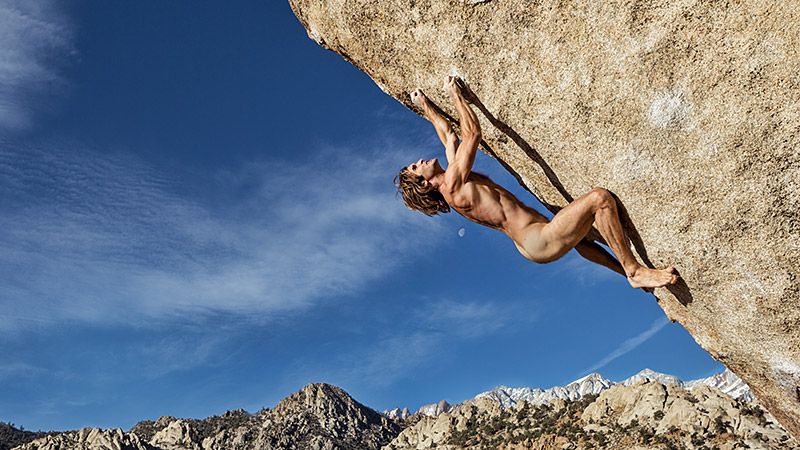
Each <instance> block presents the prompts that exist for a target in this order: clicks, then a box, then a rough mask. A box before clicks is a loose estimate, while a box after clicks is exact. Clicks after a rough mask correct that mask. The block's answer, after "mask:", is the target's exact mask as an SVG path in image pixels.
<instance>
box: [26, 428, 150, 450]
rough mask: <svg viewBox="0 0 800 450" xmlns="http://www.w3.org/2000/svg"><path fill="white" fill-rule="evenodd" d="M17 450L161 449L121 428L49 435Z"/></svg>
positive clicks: (92, 429)
mask: <svg viewBox="0 0 800 450" xmlns="http://www.w3.org/2000/svg"><path fill="white" fill-rule="evenodd" d="M14 449H15V450H77V449H80V450H109V449H114V450H160V449H159V448H158V447H155V446H152V445H150V444H148V443H147V442H144V441H142V440H141V439H139V437H138V436H136V435H135V434H131V433H125V432H123V431H122V430H120V429H119V428H112V429H108V430H101V429H99V428H84V429H82V430H79V431H74V432H68V433H60V434H53V435H49V436H46V437H43V438H40V439H36V440H34V441H31V442H28V443H26V444H23V445H20V446H18V447H14Z"/></svg>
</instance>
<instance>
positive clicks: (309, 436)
mask: <svg viewBox="0 0 800 450" xmlns="http://www.w3.org/2000/svg"><path fill="white" fill-rule="evenodd" d="M661 375H663V374H661ZM592 376H594V375H592ZM592 376H590V377H585V378H584V379H582V380H584V382H587V381H586V380H587V379H588V378H591V377H592ZM578 381H580V380H578ZM574 384H576V383H572V384H570V385H567V387H569V386H572V385H574ZM603 384H604V385H608V384H607V383H603ZM584 385H585V383H584ZM608 386H609V387H607V388H603V390H601V391H600V394H599V395H597V394H595V393H592V391H586V392H585V393H584V394H580V395H578V396H577V398H575V397H573V396H570V397H569V398H575V399H574V400H570V399H567V400H565V399H564V398H557V397H553V398H551V399H550V400H547V401H543V402H541V403H540V399H536V398H534V399H533V401H527V400H524V399H521V398H518V399H517V400H515V401H514V402H513V403H510V402H509V401H508V398H505V399H504V398H500V397H493V396H491V395H485V393H484V394H480V395H478V396H477V397H475V398H474V399H472V400H468V401H466V402H464V403H462V404H459V405H456V406H455V407H449V406H448V407H447V408H435V409H436V411H431V409H434V408H427V407H423V408H421V409H420V411H418V412H417V413H415V414H413V415H410V416H409V417H407V418H406V419H405V420H390V419H388V418H386V417H384V416H383V415H380V414H378V413H377V412H375V411H374V410H372V409H370V408H367V407H365V406H363V405H361V404H360V403H358V402H357V401H355V400H353V399H352V398H351V397H350V396H349V395H348V394H347V393H346V392H344V391H343V390H341V389H339V388H337V387H335V386H331V385H327V384H311V385H308V386H306V387H304V388H303V389H301V390H300V391H298V392H296V393H294V394H292V395H290V396H289V397H287V398H285V399H283V400H282V401H281V402H280V403H278V405H277V406H275V408H273V409H264V410H262V411H259V412H258V413H255V414H249V413H247V412H245V411H243V410H237V411H229V412H227V413H225V414H223V415H221V416H212V417H209V418H206V419H202V420H200V419H178V418H175V417H161V418H159V419H158V420H155V421H142V422H139V423H138V424H136V425H135V426H134V427H133V428H132V429H131V430H130V431H128V432H123V431H122V430H120V429H108V430H101V429H96V428H85V429H82V430H80V431H75V432H65V433H53V434H49V435H46V436H44V437H39V435H35V434H33V433H30V434H29V435H25V436H23V435H22V434H20V433H23V434H24V433H25V432H21V431H20V430H16V429H14V428H13V427H10V428H11V430H10V432H9V433H6V434H5V435H8V436H11V437H12V438H13V439H16V442H17V443H19V442H21V441H24V442H25V443H22V444H21V445H18V446H17V447H15V450H74V449H82V450H255V449H265V450H269V449H309V450H323V449H325V450H333V449H381V448H382V449H384V450H400V449H431V448H439V449H458V448H475V449H483V448H491V449H495V448H501V449H522V448H526V449H527V448H535V449H547V450H565V449H621V448H639V449H674V448H675V449H698V450H700V449H707V450H711V449H714V448H717V449H721V450H722V449H726V450H727V449H731V450H732V449H734V448H751V449H793V448H798V445H797V441H795V440H793V439H792V438H791V437H789V436H788V435H787V433H786V431H785V430H784V429H783V428H781V426H780V425H779V424H777V422H776V421H775V419H774V418H773V417H772V416H771V415H770V414H769V413H767V412H766V411H765V410H764V409H763V408H762V407H761V406H760V405H759V404H758V403H757V402H756V401H748V400H743V399H742V397H740V399H738V400H737V399H736V398H734V397H731V396H730V395H726V394H724V393H723V392H722V391H720V390H718V389H716V388H713V387H709V386H706V385H699V386H692V387H686V386H685V385H680V384H669V383H668V384H666V385H665V384H663V383H661V382H659V381H656V380H654V379H647V378H644V379H641V380H640V381H638V382H636V383H634V384H624V383H619V384H616V383H614V384H611V385H608ZM553 389H558V387H556V388H553ZM440 404H441V403H440ZM434 405H435V404H434ZM509 405H511V406H509ZM5 435H4V436H5ZM37 437H38V439H37ZM7 444H9V442H3V441H0V445H5V446H6V447H10V446H9V445H7Z"/></svg>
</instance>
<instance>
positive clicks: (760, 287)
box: [289, 0, 800, 437]
mask: <svg viewBox="0 0 800 450" xmlns="http://www.w3.org/2000/svg"><path fill="white" fill-rule="evenodd" d="M289 3H290V5H291V7H292V9H293V10H294V12H295V14H296V15H297V17H298V19H299V20H300V22H301V23H302V24H303V25H304V26H305V28H306V30H307V32H308V35H309V37H311V38H312V39H314V40H315V41H316V42H317V43H319V44H320V45H322V46H323V47H325V48H328V49H330V50H333V51H335V52H337V53H339V54H340V55H342V56H343V57H344V58H345V59H346V60H347V61H349V62H351V63H352V64H354V65H355V66H356V67H358V68H359V69H361V70H363V71H364V72H365V73H366V74H367V75H369V76H370V77H371V78H372V79H373V80H374V81H375V83H376V84H377V85H378V86H379V87H380V89H382V90H383V91H384V92H386V93H387V94H389V95H391V96H393V97H394V98H396V99H398V100H399V101H401V102H402V103H403V104H405V105H406V106H407V107H409V108H411V109H414V108H415V107H414V106H413V105H412V103H411V100H410V97H409V93H410V92H411V91H412V90H414V89H415V88H422V89H423V90H424V91H425V92H426V93H427V94H428V95H429V97H430V98H431V99H432V100H433V102H434V103H436V104H437V105H438V106H440V107H442V108H443V109H444V111H445V112H446V113H448V114H449V115H450V116H452V117H455V116H456V114H455V111H454V110H453V108H452V107H451V105H450V102H449V101H447V100H446V98H445V96H444V95H443V93H441V92H440V91H439V86H441V84H442V79H443V78H444V77H445V75H460V76H461V77H462V78H464V79H465V80H466V81H467V83H468V84H469V85H470V87H471V89H472V91H474V93H475V94H476V95H477V97H478V100H479V101H478V102H477V103H476V106H477V108H478V109H479V110H480V111H479V112H478V115H479V117H480V120H481V126H482V129H483V137H484V145H482V148H483V149H484V150H485V151H486V152H487V153H488V154H490V155H491V156H493V157H495V158H497V160H498V161H499V162H500V163H501V164H502V165H503V166H504V167H505V168H506V169H507V170H509V171H510V172H511V173H512V174H513V175H514V176H515V177H516V178H517V179H518V180H519V181H520V183H522V184H523V185H524V186H525V187H527V188H528V189H529V190H530V191H531V192H532V193H533V194H535V195H536V196H537V197H538V198H539V199H540V200H541V201H542V202H543V203H544V204H545V205H546V206H547V207H548V208H549V209H550V210H551V211H554V212H555V211H558V210H559V208H561V207H563V206H565V205H566V204H567V203H569V202H570V201H572V200H573V199H575V198H577V197H579V196H580V195H582V194H584V193H586V192H587V191H589V190H590V189H591V188H592V187H595V186H604V187H606V188H608V189H609V190H611V191H612V192H614V193H615V194H616V195H617V196H618V198H619V200H620V201H621V204H622V205H623V206H624V209H625V211H626V213H625V214H624V222H625V226H626V228H627V230H628V233H629V235H630V236H631V238H632V241H633V247H634V249H635V250H636V252H637V253H638V256H639V258H640V259H641V260H642V261H643V262H644V263H645V264H648V265H653V266H659V267H662V266H666V265H675V266H676V267H677V268H678V270H679V271H680V273H681V276H682V280H683V281H682V282H681V284H679V285H677V286H673V287H670V288H669V289H657V290H656V292H655V294H656V296H657V298H658V302H659V305H660V306H661V307H662V308H663V309H664V311H665V312H666V314H667V316H668V317H669V318H670V319H672V320H674V321H678V322H680V323H681V324H682V325H683V326H684V327H685V328H686V329H687V330H688V331H689V332H690V333H691V334H692V336H693V337H694V338H695V340H696V341H697V342H698V343H699V344H700V345H701V346H702V347H703V348H705V349H706V350H707V351H709V352H710V353H711V354H712V355H713V356H714V357H715V358H717V359H718V360H720V361H721V362H722V363H724V364H725V365H726V366H727V367H729V368H730V369H731V370H732V371H733V372H735V373H736V374H737V375H739V376H740V377H741V378H742V379H743V380H744V381H745V382H746V383H747V384H748V385H750V387H751V388H752V389H753V391H754V393H755V395H756V397H758V398H759V400H760V401H761V402H762V403H763V404H764V405H765V406H766V407H767V408H768V409H769V410H770V411H771V412H772V413H773V414H774V415H775V417H777V418H778V419H779V420H780V421H781V423H782V424H783V425H784V426H786V427H787V428H788V429H789V430H790V431H791V432H792V433H794V434H795V435H796V436H798V437H800V280H798V271H799V270H798V269H799V266H800V244H799V243H798V242H799V241H798V236H800V150H798V145H799V144H800V77H798V76H797V74H798V73H800V2H798V0H790V1H787V2H691V1H676V2H663V1H654V0H645V1H635V2H557V1H552V0H548V1H542V2H529V1H523V0H504V1H492V0H490V1H464V0H446V1H436V2H428V1H416V0H381V1H378V0H353V1H348V2H343V1H334V0H289ZM408 156H409V161H410V160H414V159H416V158H418V155H408ZM386 176H387V183H388V182H390V180H391V178H392V176H393V174H386ZM528 201H530V199H528ZM509 251H513V250H512V248H511V247H510V248H509Z"/></svg>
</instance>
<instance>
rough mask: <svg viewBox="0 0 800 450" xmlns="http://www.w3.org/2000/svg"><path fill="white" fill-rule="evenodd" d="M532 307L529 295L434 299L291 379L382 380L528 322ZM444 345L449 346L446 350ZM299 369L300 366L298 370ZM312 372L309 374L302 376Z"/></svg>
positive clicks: (367, 383)
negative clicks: (331, 360)
mask: <svg viewBox="0 0 800 450" xmlns="http://www.w3.org/2000/svg"><path fill="white" fill-rule="evenodd" d="M537 317H538V314H537V311H536V310H535V309H534V308H531V302H530V299H525V300H524V301H520V302H510V301H495V300H492V301H475V300H458V301H456V300H438V301H434V302H429V303H428V304H426V305H423V306H420V307H417V308H416V309H414V310H411V311H409V314H408V315H407V316H405V318H398V322H397V323H394V324H393V327H392V329H393V330H398V332H399V333H400V334H392V333H388V334H386V335H384V336H382V337H377V338H376V339H374V340H371V341H369V343H370V345H368V346H366V347H361V348H356V349H354V350H352V351H350V352H348V353H345V354H342V355H341V356H340V358H339V360H338V362H335V363H334V364H329V363H326V366H325V367H316V366H314V365H313V364H312V365H311V367H305V368H304V369H303V370H304V371H305V372H308V373H297V372H298V371H295V373H292V374H291V376H292V378H294V379H298V378H299V379H311V378H316V377H320V374H322V378H323V379H325V380H333V381H334V382H336V383H341V384H343V385H358V386H362V387H363V386H373V387H381V386H388V385H391V384H392V383H394V382H396V381H397V380H400V379H402V378H404V377H407V376H409V375H411V374H413V373H417V372H418V371H419V370H420V369H421V368H422V367H426V366H429V365H431V364H443V363H444V362H445V360H446V358H447V355H448V354H450V353H451V352H450V351H449V350H452V348H453V346H454V345H458V344H461V343H465V342H470V341H471V340H474V339H478V338H481V337H485V336H489V335H493V334H496V333H503V332H507V331H509V330H512V331H513V330H517V329H520V328H522V326H524V325H527V324H530V323H532V322H534V321H535V320H536V319H537ZM448 349H449V350H448ZM300 372H302V371H300ZM309 374H313V376H306V375H309Z"/></svg>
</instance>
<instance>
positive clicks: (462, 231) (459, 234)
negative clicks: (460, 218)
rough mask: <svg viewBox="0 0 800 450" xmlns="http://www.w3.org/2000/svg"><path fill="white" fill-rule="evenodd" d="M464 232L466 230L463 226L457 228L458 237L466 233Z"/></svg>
mask: <svg viewBox="0 0 800 450" xmlns="http://www.w3.org/2000/svg"><path fill="white" fill-rule="evenodd" d="M466 232H467V230H465V229H463V228H459V229H458V237H464V234H466Z"/></svg>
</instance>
